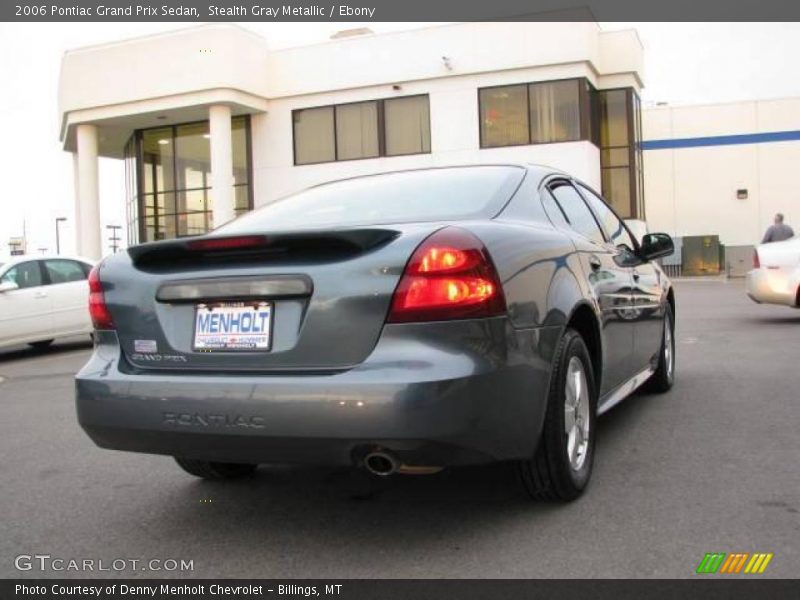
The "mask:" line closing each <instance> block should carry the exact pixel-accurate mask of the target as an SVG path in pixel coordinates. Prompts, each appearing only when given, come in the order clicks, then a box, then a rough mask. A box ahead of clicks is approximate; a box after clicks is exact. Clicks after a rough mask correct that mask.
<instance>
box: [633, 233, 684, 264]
mask: <svg viewBox="0 0 800 600" xmlns="http://www.w3.org/2000/svg"><path fill="white" fill-rule="evenodd" d="M673 252H675V244H673V243H672V238H671V237H670V236H669V235H667V234H666V233H647V234H645V235H644V237H643V238H642V244H641V246H639V258H641V259H642V260H653V259H656V258H661V257H662V256H669V255H670V254H672V253H673Z"/></svg>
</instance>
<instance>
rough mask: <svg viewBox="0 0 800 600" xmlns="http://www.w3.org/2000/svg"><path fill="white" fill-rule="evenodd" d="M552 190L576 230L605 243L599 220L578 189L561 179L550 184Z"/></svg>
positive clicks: (571, 225) (595, 240) (599, 242)
mask: <svg viewBox="0 0 800 600" xmlns="http://www.w3.org/2000/svg"><path fill="white" fill-rule="evenodd" d="M550 192H551V193H552V194H553V197H554V198H555V199H556V202H557V203H558V205H559V207H560V208H561V211H562V212H563V214H564V216H565V217H566V219H567V221H568V222H569V226H570V227H571V228H572V229H573V230H574V231H577V232H578V233H580V234H581V235H582V236H584V237H586V238H588V239H590V240H592V241H593V242H597V243H598V244H603V243H605V238H604V237H603V233H602V231H600V226H599V225H598V224H597V220H596V219H595V218H594V215H593V214H592V211H590V210H589V207H588V206H586V202H584V200H583V198H581V195H580V194H579V193H578V190H576V189H575V188H574V187H572V185H571V184H569V183H567V182H561V181H559V182H556V183H554V184H552V185H551V186H550Z"/></svg>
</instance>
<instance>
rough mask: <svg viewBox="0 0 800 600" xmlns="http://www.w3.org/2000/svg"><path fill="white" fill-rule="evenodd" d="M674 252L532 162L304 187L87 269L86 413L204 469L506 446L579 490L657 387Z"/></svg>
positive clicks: (218, 474)
mask: <svg viewBox="0 0 800 600" xmlns="http://www.w3.org/2000/svg"><path fill="white" fill-rule="evenodd" d="M671 251H672V240H671V239H670V238H669V236H667V235H665V234H648V235H646V236H645V237H644V239H643V240H642V242H641V244H640V243H639V242H638V241H637V240H635V239H634V238H633V236H632V235H631V233H630V232H629V231H628V229H627V228H626V226H625V224H624V223H623V222H622V221H621V220H620V219H619V218H618V216H617V215H616V214H615V213H614V212H613V211H612V210H611V209H610V208H609V206H608V205H607V204H606V203H605V202H604V201H603V199H602V198H601V197H600V196H599V195H598V194H597V193H596V192H594V191H593V190H592V189H591V188H590V187H589V186H587V185H584V184H583V183H581V182H580V181H577V180H575V179H574V178H572V177H570V176H568V175H566V174H564V173H560V172H557V171H554V170H552V169H548V168H544V167H538V166H530V165H481V166H458V167H448V168H436V169H420V170H412V171H403V172H397V173H388V174H381V175H373V176H367V177H359V178H354V179H348V180H343V181H338V182H333V183H329V184H324V185H320V186H317V187H314V188H311V189H308V190H306V191H303V192H300V193H298V194H295V195H293V196H290V197H288V198H286V199H284V200H282V201H278V202H275V203H273V204H270V205H268V206H265V207H263V208H261V209H258V210H256V211H254V212H252V213H250V214H248V215H246V216H243V217H241V218H239V219H237V220H235V221H233V222H231V223H229V224H227V225H224V226H223V227H221V228H219V229H217V230H215V231H214V232H213V233H212V234H210V235H207V236H203V237H196V238H185V239H177V240H169V241H162V242H156V243H151V244H143V245H139V246H135V247H132V248H130V249H129V250H128V251H127V252H123V253H120V254H117V255H114V256H111V257H109V258H107V259H106V260H105V261H103V262H102V263H101V264H100V265H99V266H98V267H96V268H95V269H94V270H93V272H92V273H91V276H90V279H89V283H90V290H91V295H90V301H89V304H90V312H91V315H92V319H93V322H94V326H95V329H96V335H95V340H96V346H95V351H94V354H93V356H92V357H91V359H90V360H89V362H88V364H86V366H85V367H84V368H83V369H82V370H81V371H80V373H78V375H77V381H76V387H77V410H78V419H79V421H80V423H81V425H82V426H83V428H84V429H85V430H86V432H87V433H88V434H89V436H90V437H91V438H92V439H93V440H94V441H95V442H96V443H97V444H98V445H99V446H101V447H103V448H113V449H118V450H128V451H135V452H148V453H158V454H167V455H171V456H174V457H176V459H177V461H178V464H179V465H180V466H181V467H183V469H185V470H186V471H188V472H189V473H192V474H194V475H197V476H200V477H205V478H215V479H219V478H230V477H239V476H243V475H247V474H250V473H252V472H253V471H254V470H255V468H256V466H257V465H258V464H262V463H305V464H309V463H311V464H326V465H352V466H355V467H361V468H365V469H367V470H368V471H370V472H371V473H373V474H375V475H380V476H385V475H389V474H392V473H407V474H422V473H432V472H436V471H438V470H441V469H442V468H444V467H447V466H454V465H464V464H475V463H484V462H491V461H513V462H515V463H516V464H517V466H518V468H519V470H520V473H521V475H522V477H521V480H522V481H523V483H524V486H525V488H526V489H527V491H528V492H529V493H530V494H531V495H532V496H534V497H536V498H546V499H560V500H571V499H574V498H576V497H578V496H579V495H580V494H581V493H582V492H583V490H584V489H585V487H586V485H587V483H588V481H589V478H590V475H591V471H592V462H593V458H594V448H595V431H596V428H595V420H596V417H597V415H598V414H600V413H602V412H604V411H607V410H608V409H610V408H611V407H612V406H614V405H615V404H616V403H618V402H619V401H621V400H622V399H624V398H625V397H627V396H629V395H630V394H631V393H632V392H633V391H634V390H635V389H637V388H638V387H640V386H642V385H643V384H647V385H648V386H650V388H651V389H653V390H654V391H662V392H663V391H666V390H668V389H669V388H670V387H671V386H672V383H673V379H674V369H675V344H674V337H673V328H674V314H675V312H674V311H675V296H674V292H673V289H672V286H671V284H670V281H669V280H668V278H667V277H666V276H665V275H664V273H663V272H662V271H661V269H660V268H659V266H658V265H657V264H656V263H655V262H654V259H656V258H658V257H660V256H664V255H667V254H669V253H670V252H671Z"/></svg>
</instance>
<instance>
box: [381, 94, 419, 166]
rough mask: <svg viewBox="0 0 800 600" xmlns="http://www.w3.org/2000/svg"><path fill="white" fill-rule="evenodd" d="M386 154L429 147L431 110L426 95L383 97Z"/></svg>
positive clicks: (408, 152) (390, 154) (393, 154)
mask: <svg viewBox="0 0 800 600" xmlns="http://www.w3.org/2000/svg"><path fill="white" fill-rule="evenodd" d="M383 114H384V131H385V138H386V156H401V155H403V154H426V153H428V152H430V151H431V114H430V103H429V102H428V97H427V96H408V97H406V98H392V99H391V100H384V103H383Z"/></svg>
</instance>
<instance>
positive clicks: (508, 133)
mask: <svg viewBox="0 0 800 600" xmlns="http://www.w3.org/2000/svg"><path fill="white" fill-rule="evenodd" d="M582 84H583V85H585V84H586V81H585V80H584V79H565V80H562V81H547V82H540V83H530V84H519V85H506V86H500V87H492V88H482V89H479V90H478V104H479V110H480V119H481V129H480V135H481V148H499V147H502V146H520V145H527V144H549V143H553V142H572V141H576V140H580V139H587V137H588V133H585V132H588V128H586V127H584V126H582V121H583V120H584V119H582V117H581V115H582V113H583V112H584V110H583V100H582V98H583V95H582V93H581V85H582Z"/></svg>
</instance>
